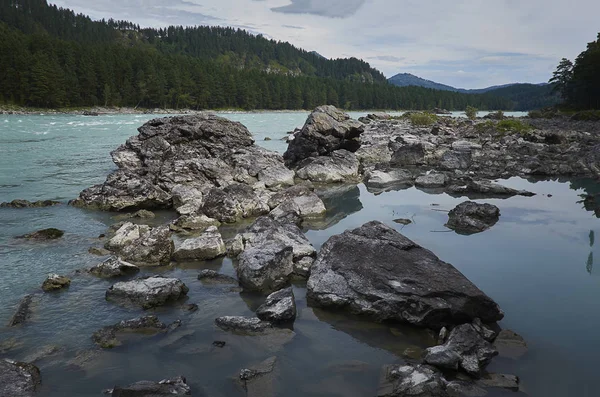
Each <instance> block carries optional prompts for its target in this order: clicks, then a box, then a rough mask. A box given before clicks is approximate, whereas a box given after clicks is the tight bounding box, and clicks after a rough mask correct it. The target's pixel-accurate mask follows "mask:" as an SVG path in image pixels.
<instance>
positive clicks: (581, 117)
mask: <svg viewBox="0 0 600 397" xmlns="http://www.w3.org/2000/svg"><path fill="white" fill-rule="evenodd" d="M571 120H575V121H600V110H583V111H581V112H577V113H575V114H574V115H573V116H571Z"/></svg>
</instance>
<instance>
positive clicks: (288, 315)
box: [256, 287, 296, 323]
mask: <svg viewBox="0 0 600 397" xmlns="http://www.w3.org/2000/svg"><path fill="white" fill-rule="evenodd" d="M256 316H257V317H258V318H260V319H261V320H264V321H271V322H273V323H284V322H289V321H294V320H295V319H296V300H295V299H294V291H293V290H292V287H288V288H284V289H282V290H279V291H277V292H273V293H272V294H271V295H269V296H268V297H267V299H266V300H265V303H263V304H262V305H261V306H260V307H259V308H258V309H257V310H256Z"/></svg>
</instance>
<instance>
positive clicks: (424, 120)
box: [408, 112, 438, 127]
mask: <svg viewBox="0 0 600 397" xmlns="http://www.w3.org/2000/svg"><path fill="white" fill-rule="evenodd" d="M408 118H409V119H410V122H411V123H412V125H413V126H415V127H425V126H428V125H432V124H435V122H436V121H437V120H438V117H437V116H436V115H435V114H433V113H425V112H423V113H410V114H409V115H408Z"/></svg>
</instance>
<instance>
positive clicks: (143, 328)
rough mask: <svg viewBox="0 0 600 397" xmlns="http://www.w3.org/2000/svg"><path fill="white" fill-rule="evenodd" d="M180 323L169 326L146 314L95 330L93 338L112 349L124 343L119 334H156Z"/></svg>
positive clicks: (100, 344) (102, 346)
mask: <svg viewBox="0 0 600 397" xmlns="http://www.w3.org/2000/svg"><path fill="white" fill-rule="evenodd" d="M180 323H181V322H180V321H176V322H175V323H173V324H171V326H167V325H166V324H164V323H162V322H161V321H160V320H159V319H158V317H156V316H145V317H139V318H134V319H132V320H123V321H121V322H118V323H116V324H114V325H111V326H107V327H104V328H102V329H100V330H98V331H96V332H94V334H93V335H92V340H93V341H94V343H96V344H97V345H98V346H100V347H101V348H103V349H111V348H113V347H117V346H120V345H121V344H122V341H121V340H119V336H120V335H122V334H124V333H127V334H131V333H139V334H144V335H156V334H159V333H163V332H167V331H168V330H171V329H173V328H176V327H178V326H179V324H180Z"/></svg>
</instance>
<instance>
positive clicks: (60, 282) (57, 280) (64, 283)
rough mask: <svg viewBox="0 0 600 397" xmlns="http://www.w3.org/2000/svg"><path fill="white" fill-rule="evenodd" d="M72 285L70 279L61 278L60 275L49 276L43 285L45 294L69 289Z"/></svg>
mask: <svg viewBox="0 0 600 397" xmlns="http://www.w3.org/2000/svg"><path fill="white" fill-rule="evenodd" d="M70 285H71V279H70V278H68V277H65V276H59V275H58V274H49V275H48V277H47V278H46V280H44V283H43V284H42V290H44V292H51V291H58V290H61V289H63V288H67V287H69V286H70Z"/></svg>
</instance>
